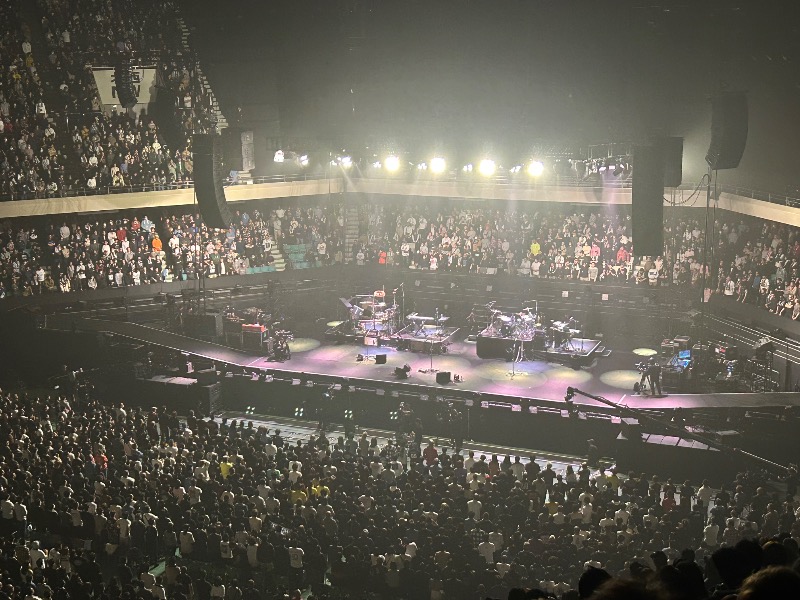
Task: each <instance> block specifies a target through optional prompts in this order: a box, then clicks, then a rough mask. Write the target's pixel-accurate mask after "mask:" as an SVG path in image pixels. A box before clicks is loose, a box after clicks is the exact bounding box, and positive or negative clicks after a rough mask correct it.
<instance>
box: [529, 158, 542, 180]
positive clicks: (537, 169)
mask: <svg viewBox="0 0 800 600" xmlns="http://www.w3.org/2000/svg"><path fill="white" fill-rule="evenodd" d="M542 173H544V165H543V164H542V162H541V161H538V160H534V161H533V162H532V163H531V164H529V165H528V175H530V176H531V177H539V175H541V174H542Z"/></svg>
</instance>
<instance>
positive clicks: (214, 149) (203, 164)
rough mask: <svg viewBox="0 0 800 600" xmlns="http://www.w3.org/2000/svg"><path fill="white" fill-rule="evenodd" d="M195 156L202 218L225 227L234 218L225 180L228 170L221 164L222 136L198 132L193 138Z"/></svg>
mask: <svg viewBox="0 0 800 600" xmlns="http://www.w3.org/2000/svg"><path fill="white" fill-rule="evenodd" d="M192 155H193V157H194V191H195V194H196V195H197V204H198V205H199V206H200V214H201V215H203V221H204V222H205V224H206V225H208V226H209V227H219V228H221V229H225V228H227V227H229V226H230V224H231V221H232V216H231V211H230V208H229V207H228V202H227V201H226V200H225V188H224V187H222V182H223V181H224V179H225V176H226V175H227V173H225V167H224V165H223V164H222V163H223V161H222V148H221V143H220V136H218V135H209V134H195V136H194V137H193V138H192Z"/></svg>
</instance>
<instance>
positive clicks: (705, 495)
mask: <svg viewBox="0 0 800 600" xmlns="http://www.w3.org/2000/svg"><path fill="white" fill-rule="evenodd" d="M713 496H714V490H713V489H711V486H709V484H708V480H707V479H705V480H703V485H701V486H700V489H698V490H697V502H698V504H700V503H702V505H703V506H704V507H705V509H706V511H708V504H709V502H711V498H712V497H713Z"/></svg>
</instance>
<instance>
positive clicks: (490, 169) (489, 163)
mask: <svg viewBox="0 0 800 600" xmlns="http://www.w3.org/2000/svg"><path fill="white" fill-rule="evenodd" d="M495 168H496V165H495V164H494V161H493V160H492V159H491V158H484V159H483V160H482V161H481V162H480V165H478V172H479V173H480V174H481V175H483V176H484V177H491V176H492V175H494V171H495Z"/></svg>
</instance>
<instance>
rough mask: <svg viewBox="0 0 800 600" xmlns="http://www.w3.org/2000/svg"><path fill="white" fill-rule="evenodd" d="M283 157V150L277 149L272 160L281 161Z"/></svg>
mask: <svg viewBox="0 0 800 600" xmlns="http://www.w3.org/2000/svg"><path fill="white" fill-rule="evenodd" d="M285 158H286V157H285V156H284V154H283V150H277V151H276V152H275V156H274V157H273V159H272V160H274V161H275V162H276V163H282V162H283V161H284V159H285Z"/></svg>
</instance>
